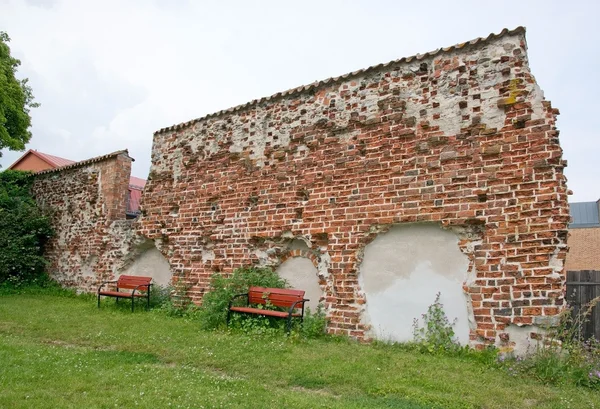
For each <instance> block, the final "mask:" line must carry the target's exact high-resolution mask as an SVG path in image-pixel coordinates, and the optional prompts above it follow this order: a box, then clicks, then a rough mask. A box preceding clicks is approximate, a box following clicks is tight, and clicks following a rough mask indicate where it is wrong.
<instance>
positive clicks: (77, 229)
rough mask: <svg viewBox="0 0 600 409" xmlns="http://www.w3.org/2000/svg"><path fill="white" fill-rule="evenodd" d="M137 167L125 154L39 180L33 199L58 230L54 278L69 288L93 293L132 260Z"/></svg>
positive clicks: (52, 250) (52, 256)
mask: <svg viewBox="0 0 600 409" xmlns="http://www.w3.org/2000/svg"><path fill="white" fill-rule="evenodd" d="M131 161H132V159H131V158H130V157H129V156H128V155H127V152H126V151H121V152H115V153H113V154H109V155H105V156H102V157H98V158H93V159H90V160H87V161H83V162H78V163H75V164H73V165H69V166H67V167H65V168H60V169H57V170H48V171H43V172H40V173H38V174H36V176H35V181H34V184H33V194H34V196H35V197H36V200H37V202H38V203H39V204H40V205H41V206H43V207H45V208H47V209H50V210H51V212H52V225H53V228H54V230H55V236H54V237H53V238H52V239H51V240H50V242H49V243H48V245H47V247H46V251H45V254H46V257H47V259H48V260H49V262H50V265H49V267H48V272H49V273H50V275H51V276H52V277H54V278H55V279H57V280H58V281H59V282H61V283H62V284H63V285H65V286H69V287H75V288H77V289H79V290H83V291H93V290H95V289H96V285H97V283H98V281H101V280H103V279H109V278H112V276H113V274H114V273H115V272H116V271H117V269H118V268H119V266H121V265H122V264H123V262H124V260H125V259H126V255H127V254H128V253H129V250H130V248H131V245H132V243H133V241H134V240H135V225H134V223H133V222H131V221H126V220H125V206H126V199H127V189H128V187H129V174H130V171H131Z"/></svg>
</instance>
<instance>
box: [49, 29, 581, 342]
mask: <svg viewBox="0 0 600 409" xmlns="http://www.w3.org/2000/svg"><path fill="white" fill-rule="evenodd" d="M557 114H558V110H556V109H554V108H552V106H551V104H550V102H548V101H545V100H544V98H543V93H542V91H541V90H540V88H539V86H538V84H537V83H536V81H535V79H534V77H533V76H532V74H531V72H530V70H529V66H528V59H527V53H526V41H525V30H524V29H523V28H517V29H515V30H512V31H509V30H504V31H502V32H501V33H500V34H498V35H490V36H488V37H487V38H485V39H477V40H474V41H471V42H468V43H464V44H460V45H457V46H453V47H449V48H445V49H440V50H437V51H435V52H430V53H426V54H423V55H419V56H416V57H410V58H403V59H401V60H397V61H392V62H389V63H387V64H380V65H377V66H373V67H370V68H367V69H364V70H360V71H357V72H354V73H351V74H347V75H344V76H341V77H338V78H331V79H328V80H325V81H320V82H316V83H313V84H310V85H307V86H304V87H299V88H296V89H292V90H289V91H286V92H282V93H279V94H276V95H273V96H271V97H268V98H262V99H260V100H255V101H252V102H250V103H248V104H245V105H242V106H238V107H235V108H231V109H229V110H226V111H221V112H217V113H215V114H212V115H208V116H206V117H203V118H200V119H196V120H193V121H190V122H188V123H184V124H180V125H177V126H172V127H169V128H165V129H161V130H159V131H158V132H156V133H155V135H154V143H153V151H152V168H151V172H150V177H149V181H148V184H147V185H146V189H145V191H144V195H143V198H142V217H141V218H140V220H139V233H140V234H141V235H143V236H145V237H147V238H148V239H151V240H154V241H155V242H156V243H160V245H157V247H158V248H159V250H161V252H162V253H163V255H164V256H165V257H166V258H167V259H168V260H169V263H170V265H171V268H172V270H173V272H174V280H175V281H176V282H178V283H180V284H183V286H182V287H181V288H184V289H185V292H186V294H187V296H189V297H191V298H192V299H193V300H194V301H195V302H201V300H202V296H203V293H204V292H205V291H206V290H207V288H208V283H209V280H210V277H211V275H212V274H214V273H222V274H229V273H231V272H232V271H233V269H235V268H237V267H241V266H245V265H251V264H260V265H271V266H277V265H279V264H280V263H281V262H282V260H284V259H285V258H287V257H290V250H289V246H288V244H289V243H290V242H291V241H294V240H302V241H303V242H305V243H307V247H308V250H303V252H304V253H307V254H310V255H311V257H312V259H313V261H314V264H315V266H316V267H317V268H318V271H319V279H320V284H321V286H322V289H323V294H324V297H323V300H322V301H323V303H324V305H325V310H326V311H327V314H328V317H329V319H330V326H329V330H330V332H332V333H336V334H345V335H350V336H353V337H357V338H365V337H366V336H367V332H368V325H367V324H365V322H364V321H363V320H362V319H361V314H362V313H363V311H364V305H365V303H367V302H368V299H366V298H365V295H364V292H363V291H362V290H361V288H360V286H359V284H358V283H359V279H358V278H359V277H358V274H359V273H358V272H359V267H360V263H361V258H362V254H363V249H364V248H365V246H366V245H367V244H368V243H370V242H371V241H372V240H373V239H374V238H375V237H376V236H377V234H379V233H381V232H385V231H387V230H388V229H390V228H391V227H392V226H397V225H403V224H409V223H434V224H438V225H440V226H442V227H443V228H446V229H451V230H452V231H454V232H455V233H456V234H457V235H458V237H459V247H460V249H461V251H462V252H463V253H464V254H466V255H467V256H468V258H469V271H468V273H469V277H470V279H469V280H467V281H466V282H465V283H464V286H463V289H464V291H465V293H466V294H467V296H468V297H467V298H468V300H469V303H470V304H471V305H470V307H471V308H472V314H473V317H474V325H473V327H472V328H471V333H470V339H471V343H472V344H484V343H493V342H495V343H498V344H501V343H502V342H510V341H511V340H510V334H511V332H510V331H509V329H510V328H521V327H523V328H531V330H530V331H531V332H535V331H537V330H536V329H535V328H536V327H535V326H536V325H538V324H543V323H545V322H548V320H550V319H551V318H552V317H554V316H556V315H557V314H558V312H559V310H560V309H561V307H562V305H563V287H564V282H565V276H564V269H563V267H564V259H565V255H566V251H567V247H566V238H567V224H568V222H569V212H568V204H567V188H566V179H565V177H564V176H563V168H564V167H565V166H566V163H565V161H563V159H562V151H561V148H560V146H559V140H558V131H557V130H556V128H555V118H556V115H557ZM49 176H50V175H49ZM81 177H83V176H81ZM39 188H41V186H39ZM90 194H92V192H91V193H90ZM89 210H90V211H93V209H89ZM80 217H83V215H81V216H80ZM99 224H100V226H103V225H104V223H103V222H101V223H99ZM96 226H98V224H93V225H90V227H89V228H103V227H96ZM109 246H112V245H109ZM432 251H435V249H432ZM292 256H293V255H292ZM65 257H67V256H65ZM107 262H108V261H107ZM509 327H510V328H509Z"/></svg>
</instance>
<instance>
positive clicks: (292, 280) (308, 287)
mask: <svg viewBox="0 0 600 409" xmlns="http://www.w3.org/2000/svg"><path fill="white" fill-rule="evenodd" d="M277 274H279V276H280V277H281V278H284V279H285V280H287V282H288V283H289V284H290V286H291V287H293V288H297V289H299V290H304V291H306V293H305V298H308V299H309V300H310V301H309V302H308V303H306V306H307V307H310V309H311V310H312V311H315V310H316V309H317V306H318V305H319V301H320V300H321V297H323V291H321V286H320V285H319V277H318V275H317V268H316V267H315V266H314V265H313V263H312V261H310V260H309V259H308V258H306V257H294V258H290V259H287V260H286V261H285V262H284V263H283V264H281V265H280V266H279V267H278V268H277Z"/></svg>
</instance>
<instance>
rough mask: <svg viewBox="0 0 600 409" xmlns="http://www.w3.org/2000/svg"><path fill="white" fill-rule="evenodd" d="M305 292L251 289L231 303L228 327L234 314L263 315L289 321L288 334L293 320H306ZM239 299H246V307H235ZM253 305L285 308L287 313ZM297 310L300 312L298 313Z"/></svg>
mask: <svg viewBox="0 0 600 409" xmlns="http://www.w3.org/2000/svg"><path fill="white" fill-rule="evenodd" d="M304 293H305V291H304V290H294V289H290V288H266V287H250V288H249V289H248V292H247V293H244V294H238V295H235V296H234V297H233V298H232V299H231V301H229V307H228V310H227V325H229V319H230V318H231V313H232V312H238V313H241V314H254V315H263V316H266V317H275V318H284V319H287V332H288V333H289V332H290V329H291V328H292V318H300V321H302V320H303V319H304V303H305V302H306V301H309V300H307V299H306V298H304ZM238 297H246V300H247V301H246V306H245V307H239V306H234V305H233V301H234V300H235V299H236V298H238ZM251 305H265V306H267V305H268V306H274V307H280V308H285V309H286V311H276V310H267V309H264V308H255V307H251ZM297 310H300V312H298V311H297Z"/></svg>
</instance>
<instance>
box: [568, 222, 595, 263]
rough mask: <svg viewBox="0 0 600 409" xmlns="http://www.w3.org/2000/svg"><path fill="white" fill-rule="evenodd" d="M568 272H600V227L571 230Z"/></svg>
mask: <svg viewBox="0 0 600 409" xmlns="http://www.w3.org/2000/svg"><path fill="white" fill-rule="evenodd" d="M565 269H566V270H567V271H579V270H597V271H600V227H589V228H581V229H570V230H569V254H568V255H567V260H566V263H565Z"/></svg>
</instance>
